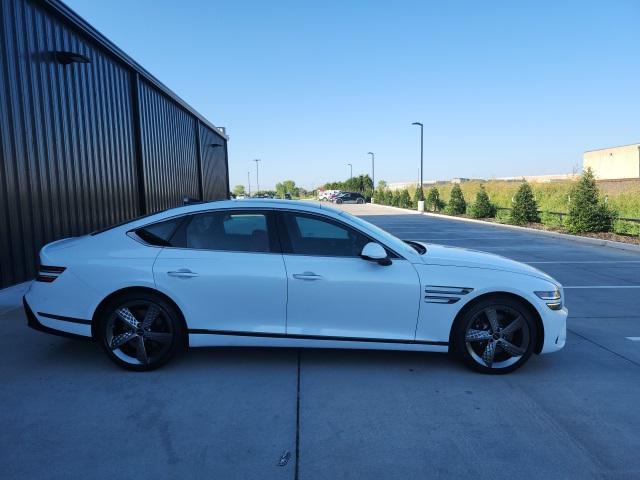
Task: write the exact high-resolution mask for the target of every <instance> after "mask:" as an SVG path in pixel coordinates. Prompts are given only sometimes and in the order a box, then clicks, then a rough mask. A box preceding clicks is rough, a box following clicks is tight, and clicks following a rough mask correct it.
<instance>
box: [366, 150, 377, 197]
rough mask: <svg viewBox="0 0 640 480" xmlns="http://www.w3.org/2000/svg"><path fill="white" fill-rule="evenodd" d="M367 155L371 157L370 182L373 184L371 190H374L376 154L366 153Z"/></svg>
mask: <svg viewBox="0 0 640 480" xmlns="http://www.w3.org/2000/svg"><path fill="white" fill-rule="evenodd" d="M367 155H371V182H372V183H373V189H374V190H375V188H376V165H375V162H376V154H375V153H373V152H369V153H367Z"/></svg>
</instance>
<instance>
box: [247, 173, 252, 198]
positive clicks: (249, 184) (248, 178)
mask: <svg viewBox="0 0 640 480" xmlns="http://www.w3.org/2000/svg"><path fill="white" fill-rule="evenodd" d="M247 186H248V187H249V197H251V172H247Z"/></svg>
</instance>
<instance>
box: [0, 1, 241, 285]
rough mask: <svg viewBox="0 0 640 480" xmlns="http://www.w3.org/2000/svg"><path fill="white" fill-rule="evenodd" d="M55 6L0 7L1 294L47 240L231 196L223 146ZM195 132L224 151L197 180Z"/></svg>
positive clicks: (31, 266)
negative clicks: (81, 59)
mask: <svg viewBox="0 0 640 480" xmlns="http://www.w3.org/2000/svg"><path fill="white" fill-rule="evenodd" d="M52 4H54V5H55V4H59V2H57V1H54V0H47V1H44V0H43V1H36V0H1V1H0V47H1V48H0V155H1V158H0V160H1V163H0V288H1V287H4V286H7V285H10V284H13V283H17V282H20V281H23V280H27V279H29V278H32V277H33V274H34V272H35V268H36V262H37V252H38V250H39V249H40V248H41V247H42V245H44V244H45V243H48V242H51V241H53V240H55V239H58V238H63V237H67V236H74V235H80V234H84V233H87V232H90V231H92V230H95V229H98V228H102V227H105V226H108V225H111V224H114V223H117V222H121V221H123V220H126V219H129V218H133V217H135V216H138V215H139V214H141V213H144V212H145V210H146V211H149V212H151V211H156V210H159V209H162V208H168V207H172V206H176V205H179V203H180V201H181V199H182V197H183V196H184V195H189V196H192V197H195V198H202V196H204V197H205V198H207V199H219V198H226V196H227V192H228V189H227V188H226V184H227V182H228V180H227V179H228V173H227V168H226V161H227V160H226V139H225V138H224V137H222V136H220V135H218V134H216V133H215V132H214V131H213V130H211V129H209V128H208V127H205V126H204V125H202V123H201V121H200V120H199V119H198V118H197V117H196V116H194V115H193V114H192V113H191V112H189V111H187V110H186V109H185V108H184V107H183V105H179V104H178V102H177V101H176V100H175V99H173V98H170V97H169V96H167V94H166V93H164V92H161V91H160V90H159V89H158V88H157V87H156V86H155V85H153V84H152V83H150V82H151V81H152V80H153V79H147V78H143V77H144V76H145V75H141V74H139V72H137V71H135V70H134V69H133V68H131V65H127V64H126V63H123V62H122V61H121V59H120V57H119V55H117V54H116V53H118V52H115V51H111V50H110V49H109V48H104V45H101V44H98V42H96V41H95V38H92V37H91V36H89V35H85V33H86V32H85V31H83V30H82V28H80V27H79V26H78V24H77V23H74V22H73V21H71V20H70V19H68V18H65V17H64V16H63V15H62V16H61V15H60V13H59V11H56V10H55V9H53V8H49V7H51V5H52ZM65 8H66V7H65ZM56 51H69V52H74V53H79V54H82V55H84V56H86V57H87V58H88V59H89V60H90V63H71V64H69V65H63V64H61V63H59V62H58V61H57V60H56V57H55V52H56ZM143 73H145V72H143ZM137 101H139V102H140V103H139V104H137ZM198 129H205V130H208V132H207V135H209V136H213V137H217V140H216V142H217V143H221V144H222V145H223V147H219V148H218V150H220V151H223V152H224V153H222V154H220V153H216V154H215V157H214V159H213V160H210V159H209V157H208V156H207V157H206V158H207V160H206V161H205V162H204V165H203V167H204V170H206V172H207V173H206V175H205V176H206V180H205V181H204V183H201V182H202V180H201V179H200V172H201V167H200V164H199V159H200V148H201V147H200V145H199V144H198V135H197V131H198ZM200 143H201V142H200ZM210 143H211V142H210ZM219 155H222V157H221V158H222V161H221V160H220V159H219V158H218V156H219ZM209 165H211V166H209ZM221 184H224V185H225V188H224V189H222V188H220V185H221ZM140 186H142V188H140ZM201 189H202V190H203V191H202V192H201Z"/></svg>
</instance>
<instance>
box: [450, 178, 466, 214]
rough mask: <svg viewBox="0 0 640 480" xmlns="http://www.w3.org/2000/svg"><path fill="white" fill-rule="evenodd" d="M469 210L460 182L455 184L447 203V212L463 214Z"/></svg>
mask: <svg viewBox="0 0 640 480" xmlns="http://www.w3.org/2000/svg"><path fill="white" fill-rule="evenodd" d="M466 211H467V202H466V201H465V199H464V195H463V194H462V189H461V188H460V185H459V184H457V183H456V184H455V185H454V186H453V188H452V189H451V197H450V198H449V203H448V204H447V213H448V214H450V215H462V214H463V213H465V212H466Z"/></svg>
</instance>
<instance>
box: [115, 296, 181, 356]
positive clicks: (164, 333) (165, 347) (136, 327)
mask: <svg viewBox="0 0 640 480" xmlns="http://www.w3.org/2000/svg"><path fill="white" fill-rule="evenodd" d="M173 340H174V329H173V324H172V322H171V320H170V318H169V316H168V315H167V313H166V312H165V311H164V310H163V309H162V308H161V307H160V306H158V305H156V304H155V303H153V302H150V301H145V300H139V301H132V302H127V303H125V304H123V305H121V306H119V307H118V308H116V309H115V310H114V311H113V312H112V313H111V315H110V316H109V318H108V319H107V323H106V331H105V341H106V346H107V348H109V349H110V350H111V352H112V353H113V354H114V355H115V356H116V357H118V358H119V359H120V360H122V361H123V362H125V363H127V364H129V365H148V364H150V363H153V362H155V361H156V360H157V359H160V358H162V357H163V356H164V355H165V354H166V353H167V351H169V350H170V349H171V347H172V344H173Z"/></svg>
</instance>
